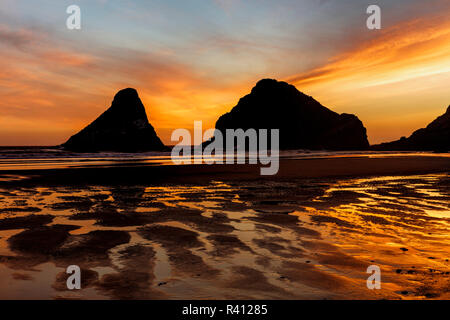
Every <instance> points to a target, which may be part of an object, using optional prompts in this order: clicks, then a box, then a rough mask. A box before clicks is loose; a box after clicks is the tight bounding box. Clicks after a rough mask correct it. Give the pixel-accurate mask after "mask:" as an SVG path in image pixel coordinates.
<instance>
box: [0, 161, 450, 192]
mask: <svg viewBox="0 0 450 320" xmlns="http://www.w3.org/2000/svg"><path fill="white" fill-rule="evenodd" d="M261 167H262V165H260V164H257V165H250V164H232V165H226V164H223V165H220V164H213V165H207V164H197V165H196V164H191V165H165V164H158V163H150V164H145V163H139V162H136V163H132V162H131V163H126V164H115V165H108V166H104V165H102V166H95V165H89V166H80V167H71V168H54V169H11V170H0V186H8V185H14V186H15V185H47V184H51V185H80V184H81V185H83V184H100V185H103V184H106V185H108V184H146V183H150V184H155V183H191V184H195V183H202V184H203V183H208V182H210V181H213V180H218V181H240V180H263V181H271V180H272V181H286V180H296V179H311V178H335V177H342V178H345V177H369V176H386V175H387V176H389V175H395V176H397V175H414V174H429V173H447V172H450V157H446V156H427V155H414V156H389V157H369V156H367V157H354V156H348V157H345V156H342V157H327V158H300V159H283V158H282V159H280V167H279V171H278V173H277V174H276V175H273V176H261V175H260V168H261ZM14 176H16V177H17V176H18V177H17V178H11V179H8V177H14Z"/></svg>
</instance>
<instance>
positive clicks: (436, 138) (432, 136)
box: [371, 106, 450, 152]
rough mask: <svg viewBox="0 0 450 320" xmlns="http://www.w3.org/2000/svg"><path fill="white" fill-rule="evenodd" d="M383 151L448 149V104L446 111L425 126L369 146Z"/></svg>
mask: <svg viewBox="0 0 450 320" xmlns="http://www.w3.org/2000/svg"><path fill="white" fill-rule="evenodd" d="M371 149H373V150H384V151H388V150H391V151H395V150H397V151H437V152H447V151H450V106H449V107H448V108H447V111H446V112H445V113H444V114H443V115H442V116H439V117H438V118H437V119H436V120H434V121H433V122H431V123H430V124H429V125H428V126H427V127H426V128H422V129H419V130H417V131H414V133H413V134H412V135H411V136H410V137H408V138H406V137H403V138H401V139H400V140H397V141H392V142H387V143H382V144H378V145H374V146H372V147H371Z"/></svg>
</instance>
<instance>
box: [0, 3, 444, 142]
mask: <svg viewBox="0 0 450 320" xmlns="http://www.w3.org/2000/svg"><path fill="white" fill-rule="evenodd" d="M393 2H395V3H393ZM375 3H376V4H378V5H379V6H380V7H381V9H382V29H381V30H368V29H367V28H366V19H367V17H368V16H367V14H366V8H367V7H368V5H369V4H375ZM71 4H77V5H79V6H80V8H81V14H82V27H81V30H68V29H67V28H66V19H67V17H68V14H66V8H67V7H68V6H69V5H71ZM449 18H450V0H430V1H423V0H420V1H419V0H396V1H389V0H379V1H365V0H309V1H306V0H305V1H302V0H281V1H280V0H277V1H275V0H271V1H268V0H189V1H177V0H158V1H155V0H149V1H137V0H135V1H129V0H83V1H76V0H70V1H65V0H64V1H62V0H60V1H56V0H54V1H48V0H40V1H37V0H33V1H25V0H2V1H1V3H0V145H55V144H60V143H62V142H64V141H65V140H66V139H67V138H68V137H69V136H70V135H72V134H74V133H76V132H77V131H78V130H80V129H81V128H83V127H84V126H85V125H87V124H88V123H90V122H91V121H92V120H94V119H95V118H96V117H97V116H98V115H99V114H100V113H102V112H103V111H104V110H106V108H107V107H108V106H110V104H111V101H112V98H113V96H114V94H115V93H116V92H117V91H118V90H120V89H122V88H126V87H134V88H136V89H137V90H138V92H139V95H140V97H141V99H142V101H143V103H144V105H145V106H146V109H147V113H148V115H149V119H150V122H151V123H152V125H153V126H154V127H155V129H156V131H157V133H158V135H159V136H160V137H161V138H162V140H163V142H164V143H166V144H171V142H170V135H171V132H172V130H173V129H176V128H188V129H190V128H192V126H193V121H194V120H203V124H204V129H206V128H211V127H214V124H215V121H216V120H217V118H218V117H219V116H220V115H221V114H223V113H224V112H227V111H229V110H230V109H231V108H232V107H233V106H234V105H236V103H237V101H238V100H239V98H240V97H242V96H243V95H245V94H247V93H249V92H250V90H251V88H252V87H253V86H254V85H255V83H256V82H257V81H258V80H259V79H261V78H275V79H278V80H285V81H288V82H289V83H291V84H294V85H295V86H296V87H297V88H298V89H299V90H300V91H302V92H304V93H306V94H309V95H312V96H313V97H314V98H315V99H316V100H318V101H319V102H321V103H322V104H323V105H325V106H327V107H329V108H330V109H332V110H334V111H336V112H339V113H342V112H346V113H354V114H356V115H357V116H358V117H359V118H360V119H361V120H362V121H363V123H364V125H365V126H366V128H367V130H368V136H369V141H370V142H371V143H379V142H384V141H390V140H394V139H398V138H400V137H401V136H408V135H410V134H411V133H412V132H413V131H414V130H415V129H418V128H420V127H423V126H425V125H426V124H427V123H429V122H431V121H432V120H433V119H435V118H436V117H437V116H439V115H441V114H442V113H444V112H445V110H446V108H447V106H448V105H449V104H450V93H449V90H448V86H449V84H450V19H449Z"/></svg>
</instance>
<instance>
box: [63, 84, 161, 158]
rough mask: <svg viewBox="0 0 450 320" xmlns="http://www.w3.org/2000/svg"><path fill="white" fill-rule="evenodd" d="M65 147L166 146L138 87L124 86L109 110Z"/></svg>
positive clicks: (150, 148)
mask: <svg viewBox="0 0 450 320" xmlns="http://www.w3.org/2000/svg"><path fill="white" fill-rule="evenodd" d="M62 147H63V148H65V149H67V150H71V151H77V152H95V151H116V152H141V151H159V150H163V149H164V148H165V147H164V144H163V143H162V142H161V140H160V139H159V137H158V136H157V134H156V132H155V129H154V128H153V126H152V125H151V124H150V123H149V122H148V118H147V113H146V112H145V108H144V105H143V104H142V101H141V99H140V98H139V95H138V93H137V91H136V90H135V89H132V88H127V89H123V90H120V91H119V92H118V93H117V94H116V95H115V97H114V100H113V102H112V104H111V107H110V108H109V109H108V110H106V111H105V112H104V113H103V114H102V115H100V116H99V117H98V118H97V119H96V120H94V121H93V122H92V123H91V124H89V125H88V126H87V127H85V128H84V129H83V130H81V131H80V132H78V133H77V134H75V135H73V136H72V137H70V139H69V140H68V141H67V142H66V143H64V144H63V145H62Z"/></svg>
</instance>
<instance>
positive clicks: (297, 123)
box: [213, 79, 369, 150]
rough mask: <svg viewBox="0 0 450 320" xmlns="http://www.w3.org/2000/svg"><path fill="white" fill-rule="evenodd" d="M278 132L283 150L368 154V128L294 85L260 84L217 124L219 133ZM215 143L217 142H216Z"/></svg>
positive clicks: (350, 115) (263, 82)
mask: <svg viewBox="0 0 450 320" xmlns="http://www.w3.org/2000/svg"><path fill="white" fill-rule="evenodd" d="M250 128H254V129H256V130H257V129H279V130H280V149H310V150H319V149H320V150H365V149H367V148H368V147H369V142H368V140H367V133H366V128H365V127H364V126H363V124H362V122H361V121H360V120H359V119H358V117H356V116H355V115H352V114H346V113H343V114H338V113H336V112H334V111H331V110H330V109H328V108H326V107H324V106H323V105H321V104H320V103H319V102H317V101H316V100H314V99H313V98H312V97H310V96H307V95H306V94H303V93H302V92H300V91H298V90H297V88H295V87H294V86H293V85H290V84H288V83H286V82H282V81H277V80H273V79H264V80H260V81H259V82H258V83H257V84H256V86H255V87H254V88H253V89H252V91H251V93H250V94H248V95H246V96H245V97H243V98H241V99H240V100H239V102H238V104H237V105H236V106H235V107H234V108H233V109H232V110H231V111H230V112H228V113H226V114H224V115H222V116H221V117H220V118H219V119H218V120H217V122H216V129H218V130H220V131H221V132H222V133H223V134H224V135H225V130H226V129H243V130H247V129H250ZM213 139H214V138H213Z"/></svg>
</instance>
